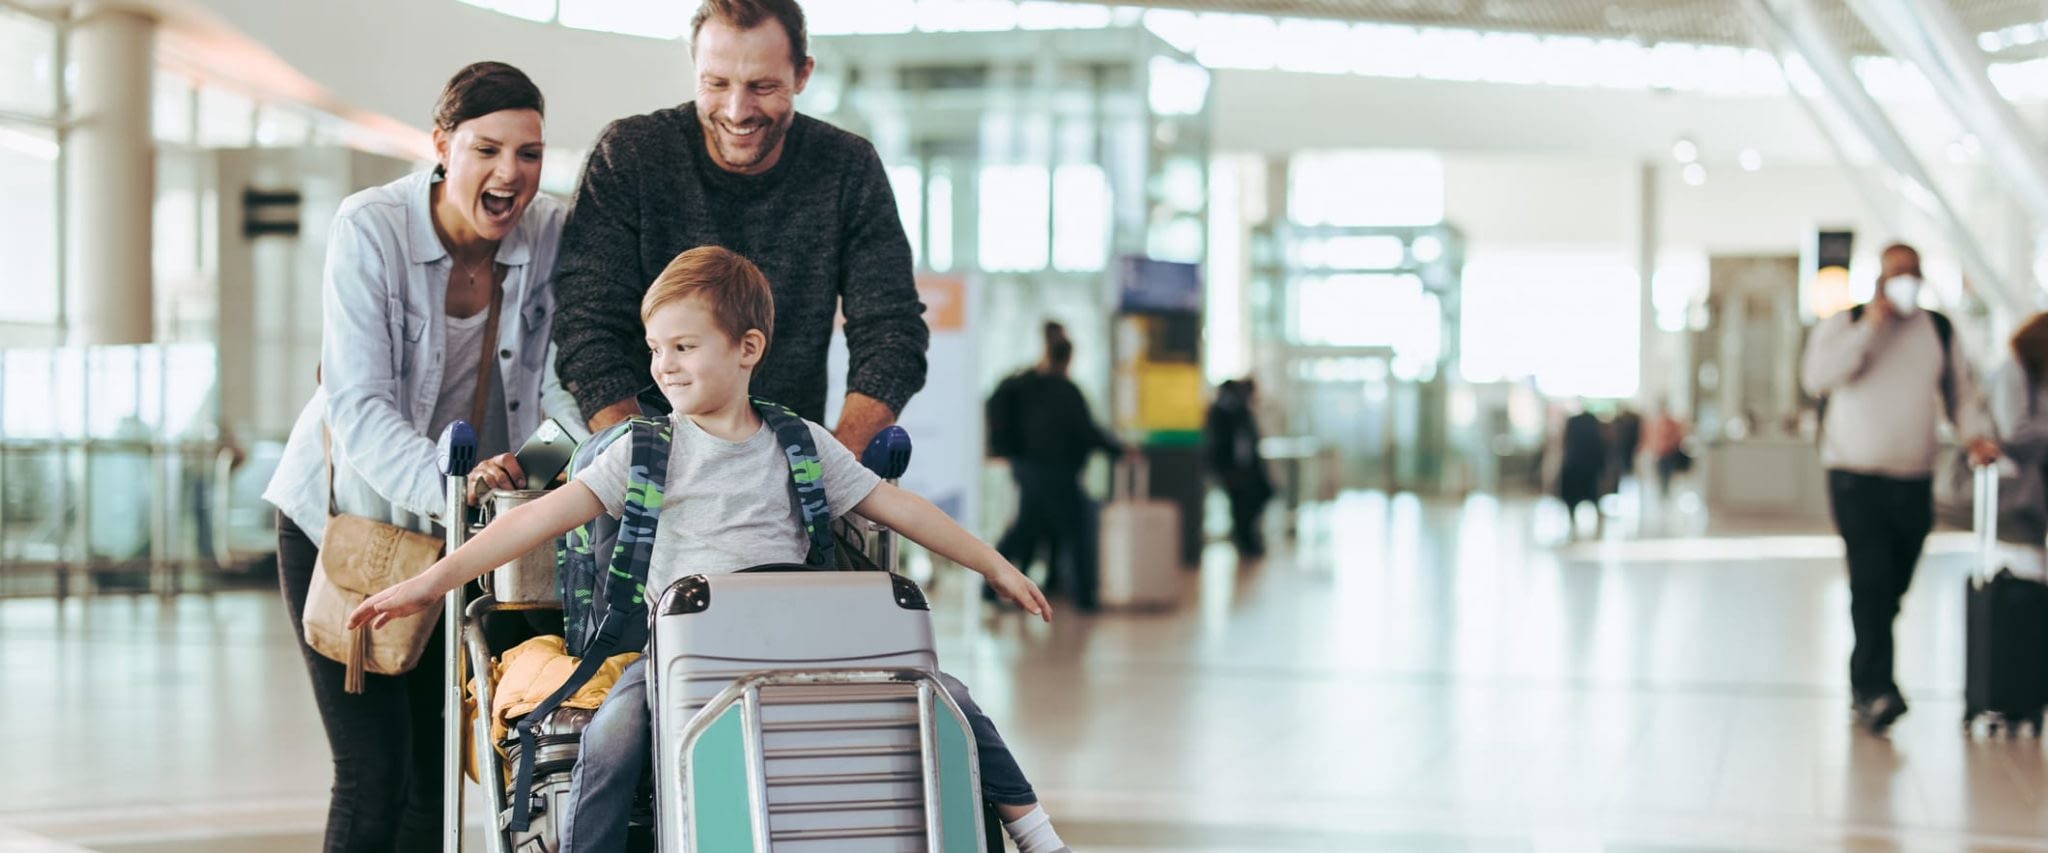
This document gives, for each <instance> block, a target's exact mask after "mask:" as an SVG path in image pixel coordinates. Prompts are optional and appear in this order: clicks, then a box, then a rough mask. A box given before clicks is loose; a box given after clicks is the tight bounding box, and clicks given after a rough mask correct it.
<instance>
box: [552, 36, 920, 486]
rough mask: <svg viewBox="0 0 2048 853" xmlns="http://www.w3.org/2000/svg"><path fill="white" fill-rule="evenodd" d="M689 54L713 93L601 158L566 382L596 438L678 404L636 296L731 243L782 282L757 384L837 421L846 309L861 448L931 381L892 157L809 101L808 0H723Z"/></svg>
mask: <svg viewBox="0 0 2048 853" xmlns="http://www.w3.org/2000/svg"><path fill="white" fill-rule="evenodd" d="M690 54H691V59H692V60H693V62H694V64H695V67H696V75H697V79H696V99H695V100H694V101H691V102H689V103H685V104H682V105H680V106H677V107H672V108H669V109H662V110H656V111H654V112H652V113H648V114H646V115H639V116H633V117H629V118H624V119H620V120H618V121H616V122H613V123H612V124H611V126H609V127H607V128H606V129H605V131H604V133H603V135H602V136H601V137H600V138H599V139H598V142H597V146H596V147H595V148H594V149H593V150H592V151H591V154H590V159H589V161H588V162H587V163H586V164H585V166H584V171H583V180H582V182H581V184H580V185H579V186H578V187H577V191H576V200H575V204H574V206H573V210H572V211H571V212H570V215H569V222H568V225H567V228H566V230H565V231H564V233H563V235H562V263H561V268H560V269H559V270H558V271H557V273H556V281H557V285H556V286H557V288H558V289H559V293H560V296H561V306H562V313H561V317H560V319H559V321H558V322H557V323H556V324H555V343H556V346H557V347H558V348H559V351H560V355H559V357H558V360H557V365H556V366H557V368H558V369H559V370H560V371H561V377H562V381H563V384H564V385H565V387H567V388H568V389H569V391H570V392H572V393H574V394H575V396H576V401H577V402H578V403H579V404H580V405H581V406H582V410H583V414H584V416H585V417H586V418H587V419H588V421H589V424H590V428H591V430H592V431H593V432H595V431H598V430H602V429H604V428H605V427H608V426H610V425H612V424H615V423H618V422H619V421H621V420H623V419H625V418H627V417H630V416H633V415H638V414H641V413H642V412H643V411H645V412H650V413H653V412H666V411H668V404H667V402H666V401H665V400H663V399H662V396H661V394H660V392H659V390H658V389H656V388H655V387H654V386H653V384H652V383H650V382H649V381H648V378H647V370H646V361H647V358H646V349H645V346H644V344H643V343H642V341H641V335H640V326H639V318H638V317H636V316H635V315H634V313H633V312H634V306H636V305H639V304H640V299H641V297H642V296H643V295H644V294H645V293H646V292H647V288H648V286H649V284H650V283H651V282H653V281H654V280H655V278H656V277H657V276H658V275H659V273H660V272H661V270H662V268H663V266H664V265H666V264H667V263H668V261H669V259H670V258H674V257H675V256H676V255H678V254H680V253H682V252H683V251H686V250H688V249H693V248H696V247H699V246H721V247H724V248H727V249H731V250H733V251H736V252H739V253H741V254H744V255H746V256H747V257H748V258H750V259H751V260H753V262H754V263H755V264H756V265H758V266H759V267H760V268H761V271H762V272H763V273H765V274H767V276H768V280H769V282H770V283H771V284H772V286H773V287H774V290H775V306H776V312H775V329H774V338H775V340H776V346H775V349H774V350H772V351H770V352H769V353H768V356H767V358H766V359H765V360H763V361H762V362H761V364H760V366H759V367H758V368H757V369H756V370H755V372H754V377H753V380H752V381H753V386H752V393H753V394H754V395H756V396H759V397H763V398H765V399H770V400H775V401H777V402H780V403H782V404H784V405H787V406H789V407H790V408H792V409H795V410H796V412H797V414H799V415H801V416H803V417H805V418H807V419H810V420H812V421H819V422H822V421H824V420H825V396H826V386H827V377H826V367H825V365H826V354H827V351H828V347H829V345H830V342H831V339H832V328H833V323H834V317H835V315H836V314H842V313H843V314H844V316H845V318H846V345H847V350H848V356H849V359H848V364H849V367H848V375H847V377H846V389H847V393H846V399H845V401H844V405H843V407H842V409H841V413H840V416H839V423H838V424H837V426H836V428H835V430H834V434H835V436H836V437H837V438H838V439H839V440H840V442H842V443H844V444H845V445H846V446H848V447H850V448H852V449H853V450H854V452H856V453H858V452H860V451H861V450H862V449H863V448H864V447H865V446H866V444H867V442H868V439H870V438H871V437H873V436H874V435H875V434H876V433H877V432H879V431H880V430H881V429H882V428H883V427H885V426H888V425H889V424H890V423H892V422H893V421H894V420H895V419H896V415H897V413H898V412H901V411H902V410H903V406H904V404H905V403H906V402H908V401H909V399H910V397H911V395H912V394H915V393H916V392H917V391H918V390H919V389H920V388H922V387H923V386H924V380H925V348H926V345H927V343H928V341H929V338H930V332H929V331H928V330H927V328H926V326H925V322H924V305H923V304H922V303H921V302H919V301H918V296H917V287H916V283H915V279H914V278H913V276H912V272H911V255H910V242H909V240H908V239H907V238H906V237H905V236H904V233H903V223H902V220H901V219H900V218H899V217H898V216H897V212H896V199H895V196H894V194H893V193H892V192H891V190H890V187H889V180H888V175H887V173H885V172H884V171H883V168H882V161H881V158H880V157H879V156H877V155H876V153H875V148H874V146H873V145H872V144H870V143H869V142H868V141H867V140H865V139H862V138H861V137H859V136H856V135H854V134H852V133H848V132H846V131H844V130H841V129H839V128H837V127H833V126H832V125H830V124H827V123H825V122H822V121H819V120H817V119H815V118H812V117H810V116H806V115H800V114H798V113H797V112H796V105H795V98H796V96H797V94H798V93H801V92H802V91H803V90H804V86H805V84H806V83H808V82H809V80H810V77H811V70H812V67H813V60H812V58H811V56H810V55H809V52H808V44H807V38H806V36H805V23H804V13H803V10H802V9H801V8H800V7H798V5H797V3H796V0H706V2H704V3H703V5H702V6H700V7H699V8H698V10H697V12H696V15H695V17H693V18H692V19H691V23H690Z"/></svg>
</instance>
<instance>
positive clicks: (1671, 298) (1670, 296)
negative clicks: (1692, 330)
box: [1650, 251, 1708, 332]
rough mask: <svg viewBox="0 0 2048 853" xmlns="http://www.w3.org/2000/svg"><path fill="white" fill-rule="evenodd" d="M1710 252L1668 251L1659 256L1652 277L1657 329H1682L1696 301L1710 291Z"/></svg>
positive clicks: (1651, 286)
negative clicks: (1708, 277)
mask: <svg viewBox="0 0 2048 853" xmlns="http://www.w3.org/2000/svg"><path fill="white" fill-rule="evenodd" d="M1707 274H1708V264H1707V253H1705V252H1701V251H1665V252H1661V253H1659V255H1658V258H1657V274H1656V275H1655V276H1653V277H1652V278H1651V279H1650V304H1651V307H1653V308H1654V309H1655V310H1656V313H1657V328H1658V329H1660V330H1662V331H1666V332H1682V331H1685V328H1686V319H1687V316H1688V315H1689V314H1690V312H1691V310H1692V304H1693V300H1695V299H1698V298H1699V297H1701V296H1704V295H1705V294H1706V292H1707Z"/></svg>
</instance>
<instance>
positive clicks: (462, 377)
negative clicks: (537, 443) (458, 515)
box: [427, 311, 512, 459]
mask: <svg viewBox="0 0 2048 853" xmlns="http://www.w3.org/2000/svg"><path fill="white" fill-rule="evenodd" d="M490 317H491V312H489V311H478V312H476V313H475V314H471V315H469V316H467V317H443V318H442V319H443V320H444V321H445V322H446V324H447V329H448V350H447V352H448V354H447V356H446V358H447V359H448V363H447V366H446V367H445V368H444V369H443V370H442V371H441V394H440V396H438V397H435V398H434V417H433V419H432V421H431V422H430V423H428V425H427V426H428V429H427V435H429V436H439V435H440V434H441V430H443V429H446V428H447V427H448V424H449V423H451V422H453V421H454V420H455V419H456V418H468V417H469V413H470V410H471V409H472V408H473V407H474V406H475V403H476V372H477V369H478V368H479V367H480V366H481V365H480V364H479V362H478V359H477V356H478V354H479V353H480V352H481V351H482V349H483V345H484V324H485V323H486V322H488V321H489V320H490ZM503 379H504V377H502V376H499V375H498V373H497V371H496V370H493V371H491V383H490V394H491V398H490V399H489V400H485V401H484V422H483V423H480V424H470V428H472V429H475V430H476V442H477V448H476V450H477V454H476V458H478V459H489V458H491V457H493V456H496V455H498V454H500V453H504V452H505V451H507V450H510V449H512V448H511V446H510V445H511V443H512V439H511V437H510V436H507V435H506V434H505V429H506V427H505V391H504V385H505V383H504V382H503V381H502V380H503Z"/></svg>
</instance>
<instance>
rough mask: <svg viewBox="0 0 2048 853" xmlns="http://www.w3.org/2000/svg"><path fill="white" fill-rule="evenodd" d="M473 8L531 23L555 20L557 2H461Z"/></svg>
mask: <svg viewBox="0 0 2048 853" xmlns="http://www.w3.org/2000/svg"><path fill="white" fill-rule="evenodd" d="M461 2H463V3H467V4H469V5H471V6H482V7H483V8H486V9H489V10H491V11H493V12H503V13H505V14H507V15H511V16H512V17H514V18H525V19H526V20H529V21H552V20H554V19H555V0H461Z"/></svg>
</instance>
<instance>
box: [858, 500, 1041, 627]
mask: <svg viewBox="0 0 2048 853" xmlns="http://www.w3.org/2000/svg"><path fill="white" fill-rule="evenodd" d="M853 511H854V512H857V513H860V514H861V516H862V517H864V518H868V519H871V520H874V521H878V522H881V523H882V524H885V525H887V526H888V527H889V529H891V530H894V531H896V532H897V533H901V534H903V535H904V536H905V537H908V538H909V539H910V541H912V542H916V543H917V544H919V545H923V546H924V547H926V548H929V549H931V550H932V552H933V553H935V554H938V555H939V556H941V557H945V558H946V559H948V560H952V561H953V562H955V563H959V564H960V565H963V566H966V567H967V568H970V569H973V570H974V571H975V572H976V573H978V574H980V575H981V576H982V577H984V578H987V579H988V584H989V586H991V587H994V588H995V591H996V592H997V593H999V594H1001V595H1002V596H1003V597H1004V598H1007V599H1009V600H1011V601H1013V602H1016V604H1017V606H1018V607H1022V608H1024V609H1025V610H1026V611H1029V612H1030V613H1031V615H1033V616H1037V617H1039V618H1040V619H1044V620H1045V621H1047V622H1051V621H1052V605H1051V604H1048V603H1046V600H1045V593H1043V592H1040V591H1039V590H1038V584H1035V583H1032V582H1031V579H1030V578H1028V577H1025V576H1024V573H1023V572H1020V571H1017V567H1016V566H1012V565H1010V561H1009V560H1005V559H1003V555H1001V554H998V553H996V549H994V548H990V547H989V546H988V543H986V542H983V541H981V540H980V539H977V538H975V536H974V534H972V533H969V532H967V529H966V528H964V527H961V526H960V525H959V524H958V523H956V522H954V521H953V519H952V518H951V517H949V516H947V515H946V514H945V513H943V512H940V511H939V508H938V507H935V506H932V502H931V501H928V500H925V499H924V498H923V497H921V496H919V495H918V494H917V493H915V492H910V491H905V490H903V489H899V488H897V487H895V486H893V485H890V484H888V483H883V484H881V485H878V486H876V487H875V490H874V491H872V492H869V493H868V496H867V497H866V498H864V499H862V500H861V502H860V503H859V504H856V505H855V506H854V508H853Z"/></svg>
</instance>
